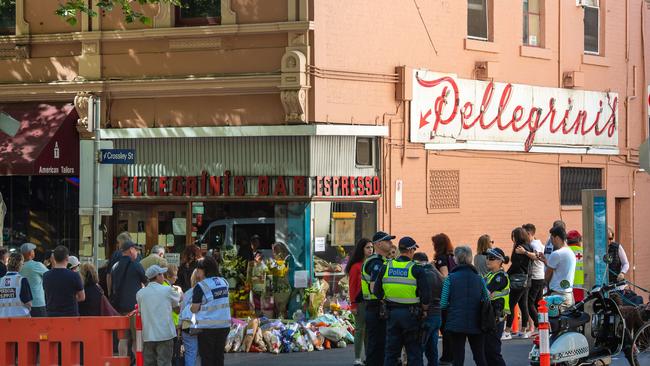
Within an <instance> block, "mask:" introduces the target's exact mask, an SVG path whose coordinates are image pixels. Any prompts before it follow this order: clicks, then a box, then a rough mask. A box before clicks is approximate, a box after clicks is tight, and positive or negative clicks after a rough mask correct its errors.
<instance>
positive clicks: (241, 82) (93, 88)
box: [0, 73, 280, 102]
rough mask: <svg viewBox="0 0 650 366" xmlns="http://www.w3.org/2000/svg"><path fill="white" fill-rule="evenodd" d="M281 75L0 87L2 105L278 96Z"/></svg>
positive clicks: (26, 84)
mask: <svg viewBox="0 0 650 366" xmlns="http://www.w3.org/2000/svg"><path fill="white" fill-rule="evenodd" d="M279 86H280V74H279V73H277V74H246V75H229V76H206V77H188V78H160V79H127V80H103V81H60V82H49V83H15V84H0V102H19V101H72V100H73V99H74V96H75V95H76V94H77V93H78V92H80V91H84V92H90V93H94V94H96V95H102V94H110V96H111V98H113V99H126V98H136V97H142V95H147V96H152V97H188V96H204V95H244V94H279V93H280V90H279Z"/></svg>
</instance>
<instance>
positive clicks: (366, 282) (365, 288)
mask: <svg viewBox="0 0 650 366" xmlns="http://www.w3.org/2000/svg"><path fill="white" fill-rule="evenodd" d="M374 259H381V260H382V262H384V259H383V258H382V256H380V255H379V254H373V255H371V256H370V257H368V258H366V260H365V261H364V262H363V265H362V266H361V294H363V299H364V300H366V301H368V300H377V296H375V295H374V294H373V293H372V289H371V288H370V280H371V278H370V275H369V274H367V273H366V265H367V264H368V263H369V262H370V261H371V260H374Z"/></svg>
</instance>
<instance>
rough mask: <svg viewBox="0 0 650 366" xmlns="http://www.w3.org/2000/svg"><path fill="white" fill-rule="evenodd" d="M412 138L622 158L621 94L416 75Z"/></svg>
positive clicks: (431, 144)
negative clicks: (619, 129)
mask: <svg viewBox="0 0 650 366" xmlns="http://www.w3.org/2000/svg"><path fill="white" fill-rule="evenodd" d="M411 141H412V142H421V143H426V144H428V145H427V148H430V149H474V150H507V151H527V152H528V151H532V152H536V151H539V152H553V151H564V152H571V151H570V150H572V149H575V150H579V151H580V152H582V151H585V150H586V151H585V152H587V153H602V154H616V153H618V94H617V93H604V92H595V91H584V90H571V89H559V88H546V87H537V86H530V85H520V84H510V83H497V82H488V81H478V80H467V79H459V78H457V77H456V76H454V75H450V74H441V73H436V72H431V71H426V70H414V71H413V100H412V102H411ZM580 148H581V149H580Z"/></svg>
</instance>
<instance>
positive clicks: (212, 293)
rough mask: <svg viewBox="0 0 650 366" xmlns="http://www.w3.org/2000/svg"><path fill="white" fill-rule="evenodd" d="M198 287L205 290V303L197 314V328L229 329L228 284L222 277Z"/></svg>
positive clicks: (202, 282)
mask: <svg viewBox="0 0 650 366" xmlns="http://www.w3.org/2000/svg"><path fill="white" fill-rule="evenodd" d="M198 285H199V287H201V290H203V301H202V302H201V309H200V310H199V312H198V313H196V327H197V328H229V327H230V302H229V300H228V282H226V280H224V279H223V278H221V277H210V278H206V279H205V280H203V281H201V282H199V283H198Z"/></svg>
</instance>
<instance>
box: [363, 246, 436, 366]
mask: <svg viewBox="0 0 650 366" xmlns="http://www.w3.org/2000/svg"><path fill="white" fill-rule="evenodd" d="M417 248H418V245H417V243H416V242H415V240H413V238H411V237H408V236H405V237H403V238H401V239H400V240H399V253H400V255H399V257H397V259H392V260H390V261H388V262H386V264H384V265H383V266H382V268H381V270H380V271H379V275H378V276H377V282H376V283H375V287H374V290H375V295H376V296H377V298H379V299H384V300H385V301H386V305H387V307H388V321H387V324H386V355H385V357H384V365H386V366H388V365H396V364H397V359H398V358H399V356H400V354H401V352H402V347H405V348H406V357H407V360H408V365H409V366H421V365H422V344H421V341H420V337H419V335H420V324H421V323H422V322H423V321H424V319H426V318H427V316H428V314H427V312H428V310H429V303H430V302H431V291H430V287H431V286H430V285H429V283H428V281H427V273H426V270H425V269H424V267H422V266H418V265H416V263H415V262H414V261H413V255H414V254H415V251H416V250H417Z"/></svg>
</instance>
